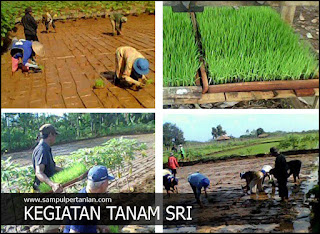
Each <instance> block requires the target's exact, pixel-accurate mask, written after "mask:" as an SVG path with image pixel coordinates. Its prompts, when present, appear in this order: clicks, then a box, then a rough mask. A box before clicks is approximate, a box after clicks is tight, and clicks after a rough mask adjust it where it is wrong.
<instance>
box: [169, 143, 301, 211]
mask: <svg viewBox="0 0 320 234" xmlns="http://www.w3.org/2000/svg"><path fill="white" fill-rule="evenodd" d="M270 154H271V155H272V156H275V157H276V160H275V166H274V168H273V167H272V166H270V165H264V166H263V167H262V169H261V170H258V171H247V172H242V173H240V178H241V179H245V180H246V186H245V188H246V189H247V192H248V191H250V193H251V194H254V193H256V192H257V190H258V192H263V184H264V181H265V179H266V178H267V177H268V178H269V182H270V183H271V184H272V186H275V181H274V178H276V179H277V184H278V189H279V197H280V198H281V201H283V202H287V201H288V197H289V194H288V187H287V182H288V177H289V176H290V175H291V174H293V176H294V182H296V179H297V178H299V173H300V168H301V161H300V160H292V161H290V162H288V163H287V161H286V158H285V156H284V155H283V154H281V153H280V152H279V151H278V150H277V149H276V148H275V147H272V148H270ZM168 168H169V169H164V170H163V185H164V187H165V189H166V191H167V194H169V193H170V192H178V188H177V186H178V179H177V178H176V174H177V168H180V166H179V163H178V160H177V159H176V157H174V154H173V153H171V154H170V157H169V158H168ZM188 182H189V184H190V186H191V188H192V191H193V193H194V195H195V198H196V201H197V203H198V204H199V205H200V206H201V207H203V204H202V202H201V200H200V194H201V190H202V189H204V192H205V196H206V197H207V189H208V187H209V185H210V180H209V179H208V177H207V176H205V175H203V174H201V173H199V172H196V173H193V174H190V175H189V176H188Z"/></svg>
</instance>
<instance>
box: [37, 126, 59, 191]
mask: <svg viewBox="0 0 320 234" xmlns="http://www.w3.org/2000/svg"><path fill="white" fill-rule="evenodd" d="M39 131H40V138H41V140H40V141H39V143H38V145H37V146H36V148H35V149H34V150H33V153H32V164H33V169H34V170H35V180H34V183H33V188H34V189H35V190H38V186H39V185H40V183H41V182H44V183H46V184H48V185H49V186H50V187H51V188H52V190H53V192H56V193H60V192H62V187H61V185H60V184H58V183H54V182H52V181H51V180H50V177H52V176H53V175H54V174H55V173H56V172H58V171H61V170H62V168H60V167H57V166H56V163H55V162H54V160H53V155H52V151H51V146H52V145H53V144H54V143H55V140H56V136H57V134H58V133H57V131H56V129H55V128H54V127H53V126H52V125H51V124H44V125H42V126H41V127H40V129H39Z"/></svg>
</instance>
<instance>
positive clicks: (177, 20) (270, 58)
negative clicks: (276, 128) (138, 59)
mask: <svg viewBox="0 0 320 234" xmlns="http://www.w3.org/2000/svg"><path fill="white" fill-rule="evenodd" d="M164 25H165V27H164V34H163V37H164V86H167V87H165V88H164V99H167V100H169V99H180V100H181V99H183V98H185V99H194V100H196V99H198V100H199V99H201V98H202V99H203V96H202V95H201V93H211V94H212V95H218V94H219V93H227V92H250V91H277V90H283V91H289V90H307V89H312V90H313V89H316V90H317V89H318V88H319V63H318V59H317V56H316V54H315V53H314V52H313V50H312V48H311V45H309V44H308V43H307V42H305V41H302V40H300V37H299V35H298V34H296V33H294V30H293V29H292V28H291V26H290V25H289V24H287V23H286V22H284V21H283V20H282V19H281V17H280V15H279V14H278V13H277V12H276V11H275V10H273V9H272V8H270V7H241V8H238V9H235V8H233V7H205V9H204V11H203V12H202V13H196V14H195V15H194V13H190V14H189V13H174V12H172V9H171V7H164ZM191 29H193V32H192V30H191ZM201 66H202V69H201ZM203 66H205V71H204V69H203ZM199 76H201V79H199ZM204 78H205V81H203V80H204ZM200 80H201V81H202V82H199V81H200ZM207 84H209V86H208V85H207ZM197 85H198V86H197ZM201 85H202V87H201ZM279 92H281V91H279ZM313 94H314V93H313ZM296 95H297V96H298V93H296ZM280 96H281V95H280ZM218 99H219V98H218ZM220 99H223V98H220ZM221 101H222V100H221ZM202 102H203V103H204V102H205V100H202Z"/></svg>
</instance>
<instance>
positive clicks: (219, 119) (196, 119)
mask: <svg viewBox="0 0 320 234" xmlns="http://www.w3.org/2000/svg"><path fill="white" fill-rule="evenodd" d="M166 122H170V123H173V124H176V125H177V126H178V127H179V128H180V129H181V130H182V131H183V132H184V137H185V139H186V140H188V141H203V142H204V141H208V140H210V139H212V135H211V128H212V127H216V126H217V125H219V124H220V125H221V126H222V128H223V130H225V131H227V135H229V136H230V135H232V136H234V137H239V136H241V135H244V134H246V130H247V129H249V130H250V131H252V130H256V129H258V128H260V127H261V128H263V130H264V131H265V132H274V131H278V130H280V131H286V132H292V131H297V132H301V131H303V130H305V131H307V130H319V116H318V115H317V114H227V115H225V114H207V113H206V114H167V115H164V117H163V123H166Z"/></svg>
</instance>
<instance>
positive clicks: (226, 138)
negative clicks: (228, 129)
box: [217, 135, 230, 141]
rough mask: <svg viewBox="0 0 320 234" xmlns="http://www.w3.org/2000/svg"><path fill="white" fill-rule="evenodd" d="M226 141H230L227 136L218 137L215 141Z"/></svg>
mask: <svg viewBox="0 0 320 234" xmlns="http://www.w3.org/2000/svg"><path fill="white" fill-rule="evenodd" d="M227 140H230V137H228V136H227V135H223V136H219V137H218V138H217V141H227Z"/></svg>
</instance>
